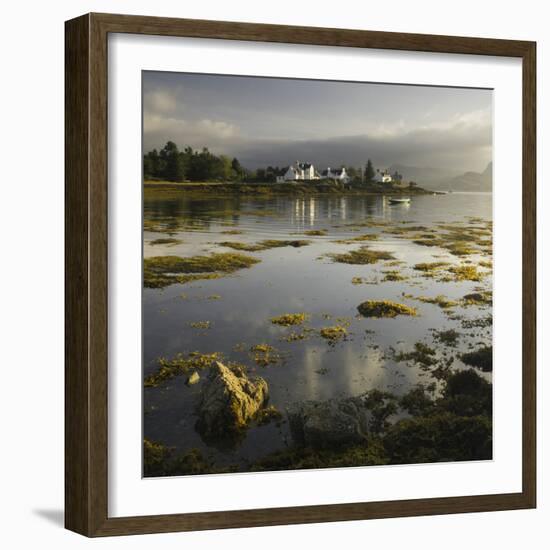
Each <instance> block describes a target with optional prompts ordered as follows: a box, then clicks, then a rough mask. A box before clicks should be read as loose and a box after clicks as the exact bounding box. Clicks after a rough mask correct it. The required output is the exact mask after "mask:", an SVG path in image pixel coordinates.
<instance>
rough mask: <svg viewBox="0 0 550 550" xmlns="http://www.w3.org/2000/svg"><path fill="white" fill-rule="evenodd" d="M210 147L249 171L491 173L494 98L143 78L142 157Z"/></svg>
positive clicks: (192, 77)
mask: <svg viewBox="0 0 550 550" xmlns="http://www.w3.org/2000/svg"><path fill="white" fill-rule="evenodd" d="M168 140H172V141H174V142H175V143H176V144H177V145H178V147H180V148H183V147H185V146H187V145H189V146H191V147H193V148H194V149H201V148H202V147H208V149H210V150H211V151H212V152H213V153H215V154H225V155H228V156H231V157H237V158H238V159H239V161H240V162H241V164H243V165H244V166H246V167H247V168H250V169H255V168H258V167H261V166H268V165H272V166H287V165H288V164H291V163H293V162H294V161H296V160H298V159H299V160H301V161H308V162H313V163H314V164H315V165H317V166H319V168H324V167H326V166H340V165H341V164H345V165H351V166H360V165H363V164H365V162H366V159H367V158H371V159H372V161H373V163H374V165H375V166H376V167H387V166H390V165H392V164H401V165H405V166H413V167H429V168H431V169H435V170H441V171H444V172H446V173H449V174H450V173H457V174H459V173H463V172H467V171H475V172H483V171H484V170H485V168H486V167H487V165H488V164H489V162H491V160H492V91H491V90H486V89H471V88H470V89H465V88H443V87H432V86H416V85H415V86H411V85H396V84H376V83H364V82H361V83H357V82H340V81H319V80H301V79H282V78H265V77H246V76H225V75H205V74H190V73H167V72H151V71H145V72H143V147H144V151H149V150H151V149H153V148H156V149H160V148H162V147H163V146H164V144H165V143H166V142H167V141H168Z"/></svg>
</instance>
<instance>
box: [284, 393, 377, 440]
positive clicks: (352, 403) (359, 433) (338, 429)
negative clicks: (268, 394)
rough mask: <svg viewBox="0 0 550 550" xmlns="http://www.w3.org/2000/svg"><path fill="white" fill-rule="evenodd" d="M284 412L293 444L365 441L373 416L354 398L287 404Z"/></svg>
mask: <svg viewBox="0 0 550 550" xmlns="http://www.w3.org/2000/svg"><path fill="white" fill-rule="evenodd" d="M287 415H288V421H289V426H290V430H291V433H292V438H293V439H294V442H295V443H296V444H298V445H304V446H310V447H321V448H322V447H325V448H326V447H334V446H338V445H353V444H359V443H365V442H366V440H367V437H368V434H369V431H370V424H371V422H372V420H373V415H372V413H371V411H369V410H368V409H366V408H365V407H364V405H363V403H362V402H361V400H360V399H355V398H349V399H340V400H338V399H329V400H328V401H304V402H302V403H297V404H295V405H292V406H291V407H289V408H288V409H287Z"/></svg>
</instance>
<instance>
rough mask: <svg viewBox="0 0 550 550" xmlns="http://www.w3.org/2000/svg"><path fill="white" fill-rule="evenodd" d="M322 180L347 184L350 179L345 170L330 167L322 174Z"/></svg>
mask: <svg viewBox="0 0 550 550" xmlns="http://www.w3.org/2000/svg"><path fill="white" fill-rule="evenodd" d="M321 179H323V180H326V179H333V180H339V181H342V182H344V183H347V182H348V181H349V180H350V177H349V176H348V175H347V173H346V169H345V168H331V167H330V166H329V167H328V168H327V169H326V170H323V171H322V172H321Z"/></svg>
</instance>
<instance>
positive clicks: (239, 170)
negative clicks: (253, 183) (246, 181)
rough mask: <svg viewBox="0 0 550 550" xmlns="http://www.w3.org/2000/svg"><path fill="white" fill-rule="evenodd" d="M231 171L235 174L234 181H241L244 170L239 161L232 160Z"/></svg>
mask: <svg viewBox="0 0 550 550" xmlns="http://www.w3.org/2000/svg"><path fill="white" fill-rule="evenodd" d="M231 169H232V170H233V172H234V173H235V179H236V180H238V181H241V180H242V179H243V178H244V175H245V170H244V168H243V167H242V166H241V163H240V162H239V160H238V159H237V158H234V159H233V160H232V161H231Z"/></svg>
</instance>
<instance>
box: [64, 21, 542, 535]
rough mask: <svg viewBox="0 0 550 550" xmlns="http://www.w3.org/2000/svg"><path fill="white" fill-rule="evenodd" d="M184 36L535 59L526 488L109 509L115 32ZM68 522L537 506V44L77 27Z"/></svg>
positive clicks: (526, 77)
mask: <svg viewBox="0 0 550 550" xmlns="http://www.w3.org/2000/svg"><path fill="white" fill-rule="evenodd" d="M109 33H132V34H138V35H139V34H141V35H159V36H172V37H200V38H215V39H223V40H242V41H259V42H279V43H292V44H309V45H327V46H349V47H355V48H379V49H391V50H414V51H421V52H437V53H456V54H471V55H485V56H507V57H515V58H520V59H521V61H522V64H523V65H522V66H523V69H522V70H523V84H522V86H523V138H522V139H523V153H522V158H523V181H522V189H523V222H522V223H523V325H522V327H523V328H522V330H523V352H522V353H523V365H522V379H523V388H522V397H523V405H522V406H523V419H522V422H523V448H522V457H523V465H522V468H523V470H522V471H523V487H522V491H521V492H518V493H511V494H495V495H476V496H464V497H448V498H427V499H419V500H396V501H384V502H366V503H362V502H353V503H348V504H335V505H315V506H302V507H290V508H270V509H251V510H237V511H218V512H206V513H191V514H171V515H158V516H139V517H109V516H108V483H107V480H108V471H107V464H108V460H107V456H108V455H107V445H108V410H107V408H108V407H107V380H108V376H107V375H108V371H107V369H108V353H107V323H108V302H107V298H108V294H107V292H108V276H107V273H108V261H107V258H108V256H107V235H108V215H107V201H108V192H107V189H108V186H107V37H108V34H109ZM65 41H66V42H65V52H66V59H65V71H66V72H65V77H66V98H65V116H66V123H65V125H66V132H65V150H66V157H65V158H66V160H65V189H66V191H65V192H66V195H65V197H66V206H65V212H66V219H65V236H66V255H65V262H66V279H65V288H66V295H65V296H66V318H65V319H66V325H65V326H66V329H65V330H66V356H65V419H66V420H65V445H66V450H65V483H66V488H65V510H66V515H65V525H66V528H67V529H70V530H72V531H75V532H77V533H81V534H83V535H86V536H93V537H95V536H108V535H126V534H140V533H154V532H171V531H188V530H200V529H221V528H235V527H252V526H263V525H283V524H297V523H314V522H325V521H346V520H360V519H376V518H390V517H405V516H420V515H431V514H450V513H464V512H483V511H492V510H511V509H524V508H534V507H535V506H536V440H535V436H536V403H535V395H536V385H535V377H536V363H535V361H536V349H535V348H536V343H535V334H536V332H535V329H536V305H535V299H536V241H535V239H536V236H535V231H536V212H535V206H536V197H535V187H536V142H535V140H536V80H535V70H536V45H535V43H534V42H525V41H514V40H494V39H483V38H466V37H454V36H435V35H418V34H404V33H387V32H374V31H359V30H342V29H329V28H308V27H290V26H279V25H265V24H251V23H230V22H218V21H202V20H188V19H168V18H156V17H142V16H126V15H111V14H88V15H83V16H81V17H78V18H76V19H73V20H70V21H68V22H66V27H65Z"/></svg>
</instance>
